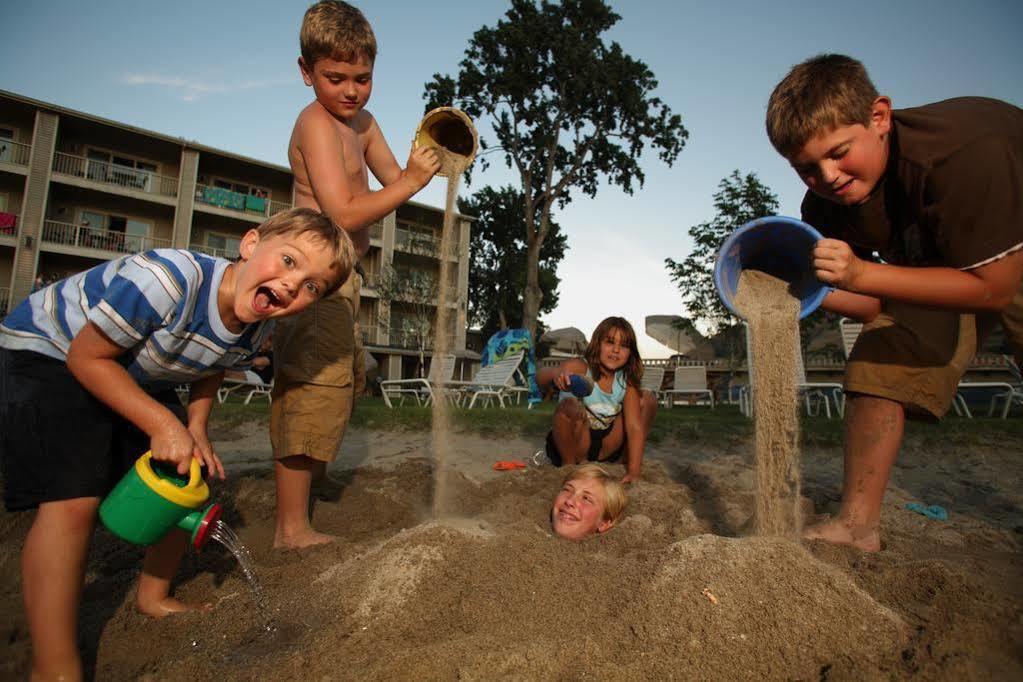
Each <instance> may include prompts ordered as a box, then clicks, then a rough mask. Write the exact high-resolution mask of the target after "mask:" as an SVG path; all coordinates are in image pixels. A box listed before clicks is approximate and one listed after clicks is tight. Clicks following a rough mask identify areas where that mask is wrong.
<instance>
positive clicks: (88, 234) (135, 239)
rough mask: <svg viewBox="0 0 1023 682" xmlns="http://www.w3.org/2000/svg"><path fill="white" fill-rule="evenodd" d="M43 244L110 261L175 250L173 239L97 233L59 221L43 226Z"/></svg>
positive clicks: (91, 229)
mask: <svg viewBox="0 0 1023 682" xmlns="http://www.w3.org/2000/svg"><path fill="white" fill-rule="evenodd" d="M40 241H41V242H42V243H44V244H51V245H58V246H63V247H73V248H81V249H94V250H96V251H103V252H106V253H105V254H103V255H104V256H106V257H112V255H117V254H124V253H138V252H139V251H148V250H149V249H165V248H169V247H170V246H171V240H170V239H161V238H159V237H149V236H147V235H136V234H125V233H124V232H113V231H110V230H97V229H94V228H91V227H83V226H81V225H73V224H71V223H58V222H57V221H55V220H46V221H44V222H43V233H42V236H41V237H40Z"/></svg>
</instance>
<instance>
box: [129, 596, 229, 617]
mask: <svg viewBox="0 0 1023 682" xmlns="http://www.w3.org/2000/svg"><path fill="white" fill-rule="evenodd" d="M135 608H137V609H138V611H139V613H142V614H145V615H147V616H149V617H151V618H164V617H166V616H170V615H173V614H175V613H185V612H188V611H209V610H210V609H212V608H213V604H211V603H209V602H206V603H203V604H190V603H188V602H183V601H181V600H180V599H175V598H174V597H163V598H162V599H152V600H148V599H146V600H143V599H139V600H138V601H137V602H136V603H135Z"/></svg>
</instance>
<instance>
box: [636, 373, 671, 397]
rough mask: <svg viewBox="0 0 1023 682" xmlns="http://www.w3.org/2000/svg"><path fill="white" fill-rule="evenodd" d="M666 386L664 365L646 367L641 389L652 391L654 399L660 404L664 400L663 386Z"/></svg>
mask: <svg viewBox="0 0 1023 682" xmlns="http://www.w3.org/2000/svg"><path fill="white" fill-rule="evenodd" d="M663 384H664V365H644V366H643V380H642V381H641V382H640V386H639V387H640V389H642V390H644V391H650V392H651V393H653V394H654V399H655V400H657V402H658V403H660V402H661V401H662V400H664V399H665V398H664V391H663V390H661V386H662V385H663Z"/></svg>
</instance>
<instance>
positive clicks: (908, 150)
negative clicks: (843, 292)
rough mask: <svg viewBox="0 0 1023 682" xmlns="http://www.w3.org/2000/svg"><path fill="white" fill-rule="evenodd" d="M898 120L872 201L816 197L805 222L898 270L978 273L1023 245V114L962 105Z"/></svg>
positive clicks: (976, 103) (806, 208) (929, 108)
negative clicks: (980, 267)
mask: <svg viewBox="0 0 1023 682" xmlns="http://www.w3.org/2000/svg"><path fill="white" fill-rule="evenodd" d="M892 114H893V119H894V123H893V126H892V133H891V145H890V148H889V154H888V165H887V168H886V171H885V175H884V177H883V179H882V180H881V182H879V183H878V186H877V187H876V188H875V189H874V192H872V193H871V196H870V198H869V199H868V200H867V201H866V202H865V203H863V204H860V205H858V206H842V205H840V204H835V203H832V202H830V201H828V200H826V199H822V198H821V197H818V196H817V195H815V194H813V193H811V192H807V194H806V197H805V198H804V199H803V206H802V214H803V220H804V221H806V222H808V223H810V224H811V225H813V226H814V227H816V228H817V229H818V230H820V231H821V233H822V234H824V235H825V236H827V237H832V238H835V239H841V240H842V241H845V242H848V243H849V244H850V245H851V246H852V247H853V249H854V250H855V251H856V252H857V253H858V254H859V255H860V256H863V257H866V256H869V255H870V254H871V253H873V252H875V251H876V252H877V253H878V254H879V255H880V256H881V258H882V259H883V260H884V261H885V262H888V263H892V264H896V265H910V266H948V267H953V268H959V269H968V268H972V267H976V266H978V265H983V264H984V263H986V262H988V261H991V260H994V259H997V258H998V257H1000V256H1003V255H1004V254H1005V253H1006V252H1009V251H1012V250H1014V249H1016V248H1018V247H1019V246H1020V245H1021V244H1023V109H1019V108H1017V107H1014V106H1012V105H1011V104H1007V103H1005V102H1001V101H999V100H994V99H986V98H982V97H960V98H957V99H949V100H945V101H943V102H936V103H934V104H927V105H924V106H922V107H916V108H913V109H900V110H897V111H894V112H892Z"/></svg>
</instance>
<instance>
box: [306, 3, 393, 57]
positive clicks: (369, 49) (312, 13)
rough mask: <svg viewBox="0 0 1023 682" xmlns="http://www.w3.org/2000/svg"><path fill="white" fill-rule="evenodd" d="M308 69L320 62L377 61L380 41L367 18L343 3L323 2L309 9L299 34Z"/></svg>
mask: <svg viewBox="0 0 1023 682" xmlns="http://www.w3.org/2000/svg"><path fill="white" fill-rule="evenodd" d="M298 42H299V46H300V47H301V50H302V59H303V60H304V61H305V67H306V68H307V69H309V70H312V68H313V65H314V64H315V63H316V61H317V60H318V59H324V58H327V57H329V58H330V59H336V60H337V61H339V62H355V61H357V60H358V58H359V57H365V58H366V59H367V60H368V61H369V62H370V64H372V63H373V62H374V61H375V60H376V58H377V39H376V37H375V36H374V35H373V28H372V27H371V26H370V25H369V21H367V20H366V17H365V16H364V15H363V14H362V12H360V11H359V10H358V9H356V8H355V7H352V6H351V5H349V4H348V3H347V2H341V0H320V2H318V3H316V4H315V5H313V6H312V7H310V8H309V9H307V10H306V13H305V16H304V17H303V18H302V30H301V31H300V32H299V34H298Z"/></svg>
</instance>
